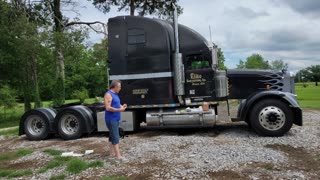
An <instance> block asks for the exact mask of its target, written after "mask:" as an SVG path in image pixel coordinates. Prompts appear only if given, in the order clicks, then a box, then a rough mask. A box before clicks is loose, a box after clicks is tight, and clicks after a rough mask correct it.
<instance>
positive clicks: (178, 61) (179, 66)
mask: <svg viewBox="0 0 320 180" xmlns="http://www.w3.org/2000/svg"><path fill="white" fill-rule="evenodd" d="M172 6H173V8H174V12H173V28H174V42H175V43H174V44H175V52H174V54H173V75H174V76H173V78H174V92H175V95H176V96H178V100H179V103H180V104H184V101H183V99H182V97H181V96H182V95H185V89H184V83H185V77H184V65H183V63H182V54H181V53H180V51H179V30H178V15H177V8H176V7H175V5H174V4H172Z"/></svg>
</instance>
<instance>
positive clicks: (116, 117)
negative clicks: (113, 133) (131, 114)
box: [104, 90, 121, 121]
mask: <svg viewBox="0 0 320 180" xmlns="http://www.w3.org/2000/svg"><path fill="white" fill-rule="evenodd" d="M106 93H108V94H110V95H111V96H112V101H111V107H113V108H117V109H118V108H120V98H119V96H118V94H116V93H114V92H112V91H110V90H109V91H107V92H106ZM104 119H105V120H106V121H120V119H121V116H120V112H111V111H107V110H105V116H104Z"/></svg>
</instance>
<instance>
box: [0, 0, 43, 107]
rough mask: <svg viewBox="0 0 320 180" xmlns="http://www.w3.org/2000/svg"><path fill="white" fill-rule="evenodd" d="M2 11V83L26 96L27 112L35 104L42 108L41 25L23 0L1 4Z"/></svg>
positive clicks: (0, 55)
mask: <svg viewBox="0 0 320 180" xmlns="http://www.w3.org/2000/svg"><path fill="white" fill-rule="evenodd" d="M0 11H1V14H0V18H1V21H0V26H1V32H0V42H1V43H0V44H1V51H0V57H2V58H0V64H1V67H3V71H2V68H1V73H3V74H4V75H5V76H4V77H2V76H1V80H3V81H4V83H5V84H9V85H10V86H12V87H13V88H15V89H18V90H19V92H21V93H22V94H23V99H24V105H25V110H29V109H31V101H34V102H35V107H39V106H40V105H41V100H40V95H39V86H38V73H37V56H38V54H37V52H38V48H39V47H40V46H41V44H40V42H39V37H38V29H37V27H38V26H37V22H36V21H34V19H33V16H32V14H29V12H28V9H27V7H26V5H25V4H24V3H23V2H22V1H18V0H15V1H12V2H11V3H7V2H4V1H0Z"/></svg>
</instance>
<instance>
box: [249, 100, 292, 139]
mask: <svg viewBox="0 0 320 180" xmlns="http://www.w3.org/2000/svg"><path fill="white" fill-rule="evenodd" d="M249 124H250V126H251V127H252V129H253V130H254V131H255V132H256V133H257V134H259V135H262V136H270V137H278V136H283V135H284V134H285V133H287V132H288V131H289V130H290V129H291V127H292V125H293V112H292V111H291V109H290V107H289V106H288V105H287V104H286V103H284V102H282V101H280V100H277V99H264V100H261V101H259V102H257V103H256V104H255V105H254V106H253V108H252V111H251V114H250V118H249Z"/></svg>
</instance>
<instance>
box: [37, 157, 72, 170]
mask: <svg viewBox="0 0 320 180" xmlns="http://www.w3.org/2000/svg"><path fill="white" fill-rule="evenodd" d="M71 160H72V157H60V156H57V157H55V158H54V159H53V160H52V161H50V162H48V163H47V164H46V165H45V166H44V167H42V168H40V169H39V170H38V173H44V172H46V171H47V170H49V169H53V168H56V167H60V166H63V165H65V164H66V163H67V162H69V161H71Z"/></svg>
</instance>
